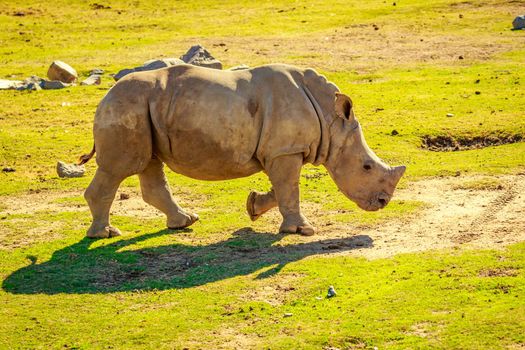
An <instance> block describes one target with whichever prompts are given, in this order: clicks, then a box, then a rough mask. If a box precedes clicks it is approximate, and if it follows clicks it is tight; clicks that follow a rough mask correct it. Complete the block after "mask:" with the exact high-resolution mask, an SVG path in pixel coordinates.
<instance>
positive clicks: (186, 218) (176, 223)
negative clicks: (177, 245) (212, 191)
mask: <svg viewBox="0 0 525 350" xmlns="http://www.w3.org/2000/svg"><path fill="white" fill-rule="evenodd" d="M182 215H183V219H182V220H181V219H180V217H179V218H177V219H176V220H168V228H169V229H170V230H179V229H181V228H185V227H188V226H191V225H193V224H194V223H195V222H197V221H199V216H198V215H197V214H193V213H186V214H182ZM181 221H182V223H181Z"/></svg>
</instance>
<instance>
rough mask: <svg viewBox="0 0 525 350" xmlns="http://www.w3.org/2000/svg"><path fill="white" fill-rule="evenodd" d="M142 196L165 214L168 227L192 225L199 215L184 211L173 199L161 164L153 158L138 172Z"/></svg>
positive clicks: (176, 227) (175, 227)
mask: <svg viewBox="0 0 525 350" xmlns="http://www.w3.org/2000/svg"><path fill="white" fill-rule="evenodd" d="M139 179H140V189H141V191H142V198H143V199H144V201H145V202H146V203H148V204H151V205H152V206H154V207H155V208H157V209H158V210H160V211H161V212H163V213H164V214H166V216H167V226H168V228H170V229H180V228H184V227H188V226H190V225H192V224H193V223H194V222H195V221H197V220H199V217H198V216H197V215H196V214H193V213H187V212H185V211H184V210H183V209H182V208H181V207H180V206H179V205H178V204H177V203H176V202H175V200H174V199H173V196H172V195H171V190H170V185H169V184H168V181H167V179H166V175H165V174H164V170H163V164H162V162H161V161H160V160H159V159H157V158H153V159H152V160H151V161H150V162H149V164H148V165H147V167H146V169H144V171H143V172H141V173H140V174H139Z"/></svg>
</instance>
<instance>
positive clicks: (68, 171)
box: [57, 161, 86, 177]
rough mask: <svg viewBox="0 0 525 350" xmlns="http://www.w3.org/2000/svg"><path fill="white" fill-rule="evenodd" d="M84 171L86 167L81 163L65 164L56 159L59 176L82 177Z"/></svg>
mask: <svg viewBox="0 0 525 350" xmlns="http://www.w3.org/2000/svg"><path fill="white" fill-rule="evenodd" d="M85 172H86V168H85V167H84V166H83V165H76V164H66V163H64V162H61V161H58V163H57V174H58V176H60V177H82V176H84V173H85Z"/></svg>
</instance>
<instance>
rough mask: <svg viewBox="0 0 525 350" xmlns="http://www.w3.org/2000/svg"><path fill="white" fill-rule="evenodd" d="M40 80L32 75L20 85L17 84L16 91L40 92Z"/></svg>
mask: <svg viewBox="0 0 525 350" xmlns="http://www.w3.org/2000/svg"><path fill="white" fill-rule="evenodd" d="M42 80H43V79H42V78H40V77H37V76H36V75H33V76H31V77H29V78H27V79H25V80H24V81H23V82H22V83H21V84H19V85H18V86H17V87H16V89H17V90H42V87H41V86H40V84H42Z"/></svg>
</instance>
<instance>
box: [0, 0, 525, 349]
mask: <svg viewBox="0 0 525 350" xmlns="http://www.w3.org/2000/svg"><path fill="white" fill-rule="evenodd" d="M92 3H94V2H85V1H62V0H61V1H55V2H53V3H49V2H45V1H36V0H35V1H29V0H26V1H13V0H8V1H3V2H2V3H0V27H1V28H2V31H0V57H2V59H1V63H2V64H0V79H23V78H25V77H28V76H30V75H33V74H36V75H39V76H42V77H44V76H45V74H46V71H47V68H48V66H49V64H50V63H51V62H52V61H53V60H55V59H60V60H63V61H65V62H67V63H69V64H71V65H72V66H73V67H75V68H76V69H77V71H78V72H79V74H80V76H81V79H82V78H85V77H87V75H88V72H89V71H90V70H91V69H93V68H97V67H100V68H103V69H105V71H106V74H105V75H104V77H103V83H102V85H100V86H97V87H80V86H77V87H71V88H67V89H63V90H56V91H39V92H19V91H0V101H1V103H0V168H3V167H14V168H15V169H16V172H14V173H6V172H1V173H0V283H1V289H0V305H1V307H0V348H24V349H26V348H40V349H49V348H77V349H93V348H110V347H111V348H116V349H126V348H162V349H163V348H176V349H179V348H180V349H182V348H189V349H194V348H196V349H198V348H221V347H222V348H245V349H251V348H260V349H263V348H272V349H289V348H305V349H322V348H326V349H328V348H330V347H332V348H339V349H353V348H369V349H372V348H374V347H378V348H380V349H381V348H394V349H406V348H413V349H417V348H425V349H426V348H443V349H453V348H456V349H464V348H469V349H486V348H519V347H520V346H521V347H522V346H523V344H525V337H524V336H523V329H524V327H525V318H524V316H523V315H524V314H525V305H524V304H525V303H524V300H525V290H524V289H525V273H524V265H525V245H524V244H523V243H518V244H515V245H512V246H509V247H507V248H506V249H504V250H500V249H494V250H490V249H487V250H483V251H479V250H466V249H454V250H446V251H430V252H422V253H418V254H405V255H398V256H394V257H392V258H385V259H377V260H373V261H368V260H365V259H362V258H356V257H355V256H354V255H353V254H350V253H351V251H353V250H356V249H373V239H372V238H371V237H369V236H352V232H351V229H349V233H348V236H347V237H346V238H333V237H331V236H330V235H328V236H320V237H319V238H317V239H314V240H311V239H308V240H306V239H305V238H303V237H300V236H296V235H291V236H285V235H280V234H276V233H275V231H276V229H277V227H278V225H279V217H278V214H276V213H275V212H274V213H273V214H271V215H268V216H264V217H262V218H261V219H260V220H259V221H257V222H255V223H252V222H251V221H249V219H248V218H247V216H246V214H245V213H244V203H245V199H246V195H247V194H248V192H249V191H250V190H253V189H255V190H267V189H268V188H269V187H270V185H269V182H268V180H267V179H266V177H265V176H264V175H263V174H257V175H255V176H252V177H249V178H245V179H238V180H235V181H224V182H203V181H195V180H192V179H188V178H185V177H182V176H179V175H176V174H174V173H172V172H168V178H169V180H170V183H171V184H172V188H173V191H174V194H175V196H176V197H177V198H178V200H179V202H180V203H181V205H182V206H184V207H186V208H189V209H190V210H195V211H197V212H198V213H199V215H200V217H201V221H200V222H199V223H198V224H197V225H195V226H194V227H193V228H192V229H187V230H183V231H180V232H176V233H174V232H171V231H168V230H164V229H163V227H164V218H162V217H155V216H152V217H147V218H142V217H136V216H133V215H126V214H125V213H124V214H122V213H120V214H119V215H114V216H113V219H112V220H113V223H114V224H115V225H116V226H118V227H119V228H120V229H121V230H122V231H123V232H124V236H122V237H119V238H114V239H109V240H99V241H91V240H87V239H85V238H83V237H84V234H85V231H86V229H87V227H88V225H89V223H90V215H89V212H88V209H87V206H86V205H85V202H84V200H83V198H82V197H81V193H82V191H83V189H85V188H86V186H87V185H88V183H89V181H90V179H91V177H92V176H93V174H94V171H95V162H90V163H88V164H87V174H86V176H85V177H83V178H76V179H60V178H58V176H57V175H56V170H55V166H56V162H57V161H58V160H63V161H66V162H73V161H75V160H76V159H77V158H78V156H79V155H81V154H83V153H87V152H88V151H89V150H90V149H91V146H92V134H91V128H92V121H93V115H94V112H95V109H96V106H97V104H98V102H99V101H100V99H101V98H102V97H103V96H104V94H105V93H106V92H107V90H108V89H109V88H110V87H111V86H112V84H113V81H112V79H111V77H110V76H109V74H110V73H116V72H117V71H118V70H120V69H122V68H126V67H132V66H137V65H140V64H142V63H143V62H144V61H146V60H148V59H152V58H158V57H178V56H180V55H181V54H183V53H184V52H185V51H186V50H187V49H188V47H189V46H191V45H193V44H195V43H202V44H203V45H205V46H206V47H207V48H208V49H209V50H210V51H211V53H212V54H213V55H215V56H216V57H217V58H219V59H220V60H221V61H222V62H223V63H224V65H225V66H226V67H229V66H234V65H238V64H241V63H244V64H248V65H250V66H255V65H258V64H264V63H275V62H284V63H290V64H297V65H301V66H304V67H306V66H311V67H315V68H316V69H317V70H318V71H320V72H321V73H323V74H325V75H326V76H327V77H328V78H329V79H330V80H331V81H333V82H335V83H336V84H337V85H338V86H339V87H340V88H341V90H343V91H344V92H345V93H347V94H348V95H350V96H351V97H352V100H353V102H354V105H355V111H356V114H357V116H358V118H359V120H360V122H361V123H362V125H363V129H364V132H365V136H366V138H367V140H368V143H369V145H370V146H371V147H372V148H373V149H374V150H375V151H376V153H377V154H378V156H379V157H381V158H383V159H385V160H386V161H387V162H388V163H391V164H393V165H397V164H406V165H408V170H407V175H406V176H405V177H404V179H403V180H402V183H401V184H400V186H402V187H405V186H406V185H407V184H408V182H410V181H414V180H418V179H422V178H424V177H434V176H446V175H453V174H457V172H459V173H460V174H461V176H465V180H464V182H463V183H462V184H461V185H458V186H462V187H461V188H464V189H480V188H486V189H488V190H494V189H497V188H498V186H499V182H498V180H495V179H494V178H493V175H497V174H514V173H518V172H523V171H524V170H525V142H518V143H514V144H508V145H501V146H494V147H486V148H482V149H477V150H468V151H457V152H433V151H429V150H425V149H423V148H422V138H423V137H424V136H427V135H430V136H439V135H446V136H452V137H455V138H465V137H475V136H490V137H494V136H498V135H500V136H501V135H521V136H524V135H525V119H524V118H523V116H524V115H523V111H524V110H525V98H524V97H525V96H524V94H525V92H524V90H523V88H522V85H523V83H524V78H525V73H524V72H525V71H524V70H523V61H524V59H525V50H523V47H524V46H523V44H524V43H525V40H524V36H523V33H524V32H523V31H515V32H514V31H510V30H509V29H510V23H511V21H512V18H513V17H514V16H515V15H517V14H519V13H517V12H519V11H521V10H522V8H521V7H520V4H519V3H516V2H506V1H501V0H489V1H483V2H475V1H472V2H459V1H453V0H439V1H423V0H401V1H396V6H393V4H392V1H383V0H374V1H339V0H338V1H335V2H334V1H332V2H326V1H308V2H291V1H258V2H255V1H235V2H233V1H222V2H216V1H208V0H205V1H200V2H195V1H176V2H173V1H167V0H160V1H156V2H155V3H152V2H147V1H140V2H139V1H111V2H107V3H106V2H103V3H102V2H99V3H101V4H104V5H109V6H110V7H111V8H110V9H105V10H104V9H99V10H94V9H92V6H91V4H92ZM17 11H23V12H25V14H26V15H25V16H13V14H14V13H15V12H17ZM460 15H461V16H460ZM210 19H213V20H210ZM373 25H376V26H378V30H375V29H374V27H373ZM460 55H461V56H462V57H463V59H459V56H460ZM478 80H479V81H478ZM476 92H479V93H478V94H477V93H476ZM64 102H65V103H64ZM448 113H452V114H454V116H453V117H447V114H448ZM393 130H396V131H397V132H398V134H397V135H395V136H393V135H392V131H393ZM471 174H472V175H474V174H476V175H481V177H476V178H475V179H481V180H472V179H469V177H468V176H469V175H471ZM137 186H138V180H137V178H136V177H132V178H129V179H128V180H126V181H125V182H124V184H123V191H125V192H132V193H135V192H136V188H137ZM301 196H302V203H303V204H304V205H305V206H306V207H308V208H310V210H311V211H312V212H315V213H316V214H315V215H314V216H313V217H311V220H312V221H313V222H314V224H316V225H324V224H327V223H337V224H345V223H352V225H354V226H361V225H364V226H371V227H373V225H376V224H378V223H384V224H388V222H389V220H392V219H398V218H402V217H405V216H407V215H413V216H417V213H418V211H419V210H420V209H421V208H424V207H426V206H427V205H428V203H422V202H418V201H411V200H396V199H394V200H393V201H392V203H390V205H389V206H388V207H387V208H386V209H384V210H382V211H379V212H374V213H366V212H363V211H361V210H359V209H357V207H356V206H355V204H353V203H351V202H350V201H348V200H347V199H346V198H344V196H343V195H342V194H341V193H339V192H338V191H337V189H336V187H335V185H334V184H333V182H332V181H331V179H330V177H329V176H327V174H326V171H325V170H324V169H323V168H314V167H312V166H306V167H305V168H304V169H303V175H302V177H301ZM47 197H49V198H51V199H49V200H48V199H47ZM18 199H19V200H20V201H22V200H23V201H25V202H24V203H25V204H24V205H26V206H27V210H26V211H23V210H22V211H18V212H12V211H11V209H10V204H6V203H10V202H12V201H13V200H18ZM4 202H5V203H4ZM40 202H45V203H49V208H48V209H45V210H32V205H33V204H34V205H39V204H42V203H40ZM354 226H353V227H354ZM337 233H338V234H339V233H340V234H343V233H344V232H337ZM326 247H336V248H337V249H336V252H338V253H342V254H337V255H335V256H330V255H325V254H326V253H329V252H330V251H331V250H330V249H332V248H329V249H328V250H327V249H326ZM488 248H490V247H488ZM330 285H334V287H335V288H336V290H337V292H338V296H337V297H335V298H333V299H327V298H325V294H326V291H327V288H328V286H330ZM317 297H321V298H317ZM285 313H291V314H292V316H290V317H284V315H285Z"/></svg>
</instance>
